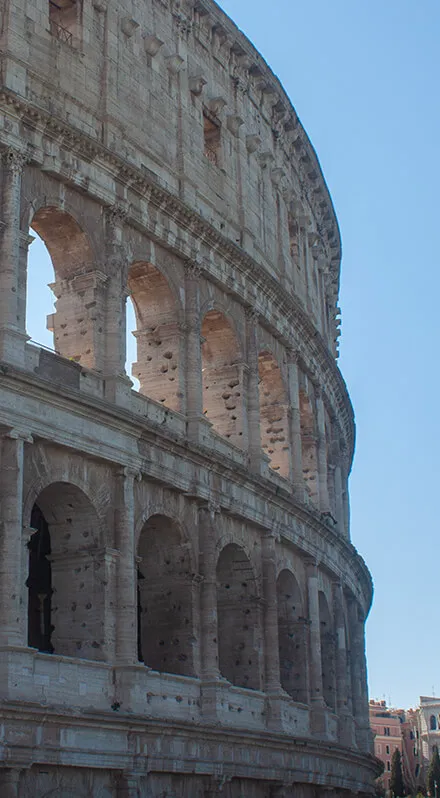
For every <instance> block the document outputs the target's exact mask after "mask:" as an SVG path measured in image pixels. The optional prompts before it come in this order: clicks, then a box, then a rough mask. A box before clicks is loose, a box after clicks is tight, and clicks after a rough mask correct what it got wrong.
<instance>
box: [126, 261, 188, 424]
mask: <svg viewBox="0 0 440 798" xmlns="http://www.w3.org/2000/svg"><path fill="white" fill-rule="evenodd" d="M128 288H129V291H130V296H131V299H132V302H133V305H134V310H135V314H136V331H135V332H134V336H135V338H136V341H137V362H136V363H133V367H132V373H133V376H134V377H136V378H137V379H138V380H139V391H140V393H142V394H144V395H145V396H149V397H150V398H151V399H154V400H155V401H156V402H160V403H161V404H163V405H165V406H166V407H169V408H170V409H171V410H177V411H180V410H182V392H181V387H180V382H181V379H180V361H181V357H180V348H181V343H180V325H179V318H178V310H177V305H176V300H175V298H174V296H173V293H172V291H171V289H170V286H169V285H168V282H167V280H166V278H165V277H164V275H163V274H162V273H161V272H160V271H159V269H157V268H156V267H155V266H153V265H152V264H151V263H146V262H141V263H135V264H133V265H132V267H131V268H130V271H129V276H128Z"/></svg>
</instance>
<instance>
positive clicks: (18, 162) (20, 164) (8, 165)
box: [1, 147, 29, 175]
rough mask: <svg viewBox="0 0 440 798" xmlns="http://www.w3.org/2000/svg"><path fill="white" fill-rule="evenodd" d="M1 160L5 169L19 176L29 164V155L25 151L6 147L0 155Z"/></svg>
mask: <svg viewBox="0 0 440 798" xmlns="http://www.w3.org/2000/svg"><path fill="white" fill-rule="evenodd" d="M1 160H2V162H3V165H4V167H5V169H7V170H9V171H10V172H13V173H14V174H17V175H20V174H21V173H22V171H23V169H24V167H25V166H26V164H27V163H29V153H28V152H27V150H20V149H16V148H15V147H8V148H7V149H6V150H4V151H3V152H2V154H1Z"/></svg>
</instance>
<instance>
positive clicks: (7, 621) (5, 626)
mask: <svg viewBox="0 0 440 798" xmlns="http://www.w3.org/2000/svg"><path fill="white" fill-rule="evenodd" d="M25 442H28V443H32V438H31V437H30V435H29V434H28V433H23V432H20V431H18V430H11V431H10V432H7V433H6V434H3V437H1V438H0V445H1V458H0V645H3V646H14V645H15V646H24V645H26V643H27V637H26V636H25V631H24V630H25V626H26V624H25V623H24V622H23V617H25V616H26V612H27V607H26V606H23V590H22V583H23V581H25V580H26V574H24V573H23V560H24V557H23V552H22V540H23V536H22V535H23V465H24V463H23V461H24V444H25Z"/></svg>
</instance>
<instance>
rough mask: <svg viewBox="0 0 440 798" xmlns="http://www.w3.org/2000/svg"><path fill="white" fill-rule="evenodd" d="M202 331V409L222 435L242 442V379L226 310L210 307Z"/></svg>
mask: <svg viewBox="0 0 440 798" xmlns="http://www.w3.org/2000/svg"><path fill="white" fill-rule="evenodd" d="M201 334H202V342H203V343H202V385H203V412H204V414H205V416H206V418H207V419H208V421H210V422H211V424H212V425H213V427H214V430H215V431H216V432H218V434H219V435H222V436H223V437H224V438H228V440H230V441H231V443H234V444H235V445H236V446H243V385H242V382H243V380H242V370H241V369H240V365H239V360H240V353H239V348H238V344H237V339H236V337H235V333H234V331H233V329H232V327H231V325H230V324H229V322H228V320H227V319H226V317H225V316H224V315H223V313H220V312H219V311H217V310H210V311H209V313H207V314H206V316H205V318H204V319H203V323H202V331H201Z"/></svg>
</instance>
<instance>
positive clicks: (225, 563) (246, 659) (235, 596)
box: [217, 543, 260, 690]
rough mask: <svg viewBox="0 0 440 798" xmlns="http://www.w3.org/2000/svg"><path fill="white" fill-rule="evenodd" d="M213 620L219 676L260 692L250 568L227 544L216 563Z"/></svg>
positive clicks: (257, 625) (243, 556)
mask: <svg viewBox="0 0 440 798" xmlns="http://www.w3.org/2000/svg"><path fill="white" fill-rule="evenodd" d="M217 619H218V653H219V665H220V673H221V675H222V676H224V677H225V679H227V680H228V681H229V682H231V684H234V685H236V686H238V687H248V688H250V689H253V690H259V689H260V666H259V641H260V615H259V607H258V597H257V586H256V582H255V576H254V572H253V569H252V565H251V563H250V561H249V559H248V557H247V555H246V553H245V552H244V550H243V549H242V548H241V547H240V546H237V545H236V544H235V543H231V544H229V545H228V546H226V547H225V548H224V549H223V551H222V552H221V554H220V556H219V559H218V563H217Z"/></svg>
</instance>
